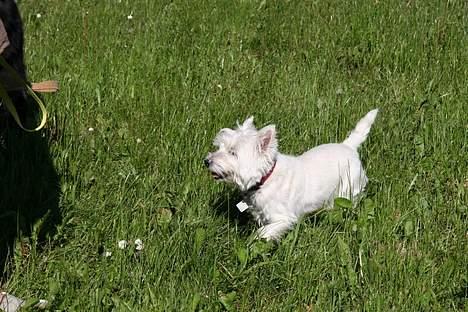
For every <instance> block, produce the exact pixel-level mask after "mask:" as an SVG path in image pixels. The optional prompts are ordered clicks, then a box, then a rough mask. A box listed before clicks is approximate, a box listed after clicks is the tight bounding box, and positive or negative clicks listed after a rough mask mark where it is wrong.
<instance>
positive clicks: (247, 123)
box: [238, 116, 255, 129]
mask: <svg viewBox="0 0 468 312" xmlns="http://www.w3.org/2000/svg"><path fill="white" fill-rule="evenodd" d="M253 121H254V117H253V116H250V117H249V118H247V119H246V120H245V121H244V123H243V124H242V125H239V124H238V126H239V128H241V129H255V125H254V123H253Z"/></svg>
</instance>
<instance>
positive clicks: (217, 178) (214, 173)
mask: <svg viewBox="0 0 468 312" xmlns="http://www.w3.org/2000/svg"><path fill="white" fill-rule="evenodd" d="M211 176H212V177H213V179H215V180H223V179H224V176H223V175H222V174H219V173H216V172H214V171H211Z"/></svg>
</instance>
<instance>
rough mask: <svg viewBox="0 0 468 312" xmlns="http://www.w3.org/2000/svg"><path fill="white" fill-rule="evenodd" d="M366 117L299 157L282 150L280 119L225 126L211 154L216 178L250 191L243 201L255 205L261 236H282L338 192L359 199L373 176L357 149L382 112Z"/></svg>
mask: <svg viewBox="0 0 468 312" xmlns="http://www.w3.org/2000/svg"><path fill="white" fill-rule="evenodd" d="M377 112H378V109H374V110H372V111H370V112H369V113H367V115H366V116H365V117H364V118H362V119H361V120H360V121H359V122H358V124H357V126H356V128H355V129H354V130H353V131H352V132H351V134H350V135H349V136H348V138H346V140H344V141H343V143H334V144H323V145H319V146H317V147H314V148H313V149H311V150H309V151H308V152H306V153H304V154H302V155H300V156H297V157H294V156H289V155H284V154H281V153H279V152H278V142H277V139H276V130H275V126H274V125H269V126H266V127H264V128H262V129H260V130H257V129H256V128H255V126H254V124H253V117H250V118H248V119H247V120H246V121H244V123H243V124H242V125H239V124H238V127H237V128H236V129H229V128H225V129H222V130H221V131H220V132H219V133H218V135H217V136H216V138H215V139H214V142H213V144H214V145H215V146H217V147H218V148H219V149H218V150H217V151H216V152H214V153H209V154H208V156H207V157H206V158H205V160H204V163H205V166H207V167H208V169H209V171H210V172H211V174H212V176H213V177H214V178H215V179H216V180H221V181H226V182H230V183H234V184H235V185H236V186H237V187H238V188H239V189H240V191H241V192H242V193H243V195H244V200H243V201H242V202H240V203H239V204H238V205H237V207H238V208H239V210H241V211H244V210H245V209H247V208H249V209H250V211H251V213H252V215H253V216H254V218H255V220H256V221H257V222H258V223H259V225H261V228H260V229H259V230H258V232H257V233H258V236H259V237H260V238H265V239H266V240H278V239H279V238H280V237H281V235H282V234H283V233H284V232H285V231H287V230H288V229H290V228H291V227H292V226H293V225H294V224H295V223H296V222H297V221H298V219H299V218H300V217H301V216H302V215H303V214H305V213H309V212H313V211H316V210H318V209H321V208H323V207H332V206H333V201H334V198H336V197H345V198H348V199H350V200H353V199H355V198H356V197H357V195H358V194H359V193H361V192H362V191H363V190H364V188H365V186H366V184H367V177H366V174H365V171H364V168H363V167H362V163H361V161H360V159H359V155H358V152H357V149H358V147H359V146H360V145H361V144H362V143H363V142H364V141H365V140H366V138H367V135H368V134H369V131H370V128H371V126H372V124H373V123H374V120H375V117H376V116H377Z"/></svg>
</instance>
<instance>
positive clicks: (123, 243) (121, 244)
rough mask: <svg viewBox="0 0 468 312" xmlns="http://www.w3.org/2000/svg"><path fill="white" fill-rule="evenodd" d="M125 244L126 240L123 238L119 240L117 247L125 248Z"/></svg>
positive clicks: (126, 244)
mask: <svg viewBox="0 0 468 312" xmlns="http://www.w3.org/2000/svg"><path fill="white" fill-rule="evenodd" d="M127 246H128V243H127V241H126V240H124V239H123V240H121V241H119V248H120V249H125V248H127Z"/></svg>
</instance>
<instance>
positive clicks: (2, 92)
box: [0, 55, 47, 132]
mask: <svg viewBox="0 0 468 312" xmlns="http://www.w3.org/2000/svg"><path fill="white" fill-rule="evenodd" d="M0 66H2V67H3V68H5V69H6V70H7V71H8V73H9V74H10V78H12V79H13V80H15V82H16V84H18V85H21V86H24V88H25V89H26V91H27V92H28V93H29V94H30V95H31V96H32V97H33V99H34V100H35V101H36V103H37V104H38V105H39V108H40V110H41V122H40V123H39V125H38V126H37V127H36V128H34V129H26V128H25V127H24V126H23V124H22V123H21V120H20V118H19V116H18V112H17V111H16V108H15V105H14V104H13V101H12V100H11V98H10V96H9V95H8V92H7V90H6V88H5V87H4V86H3V85H2V83H0V97H1V98H2V99H3V103H4V104H5V107H6V108H7V110H8V111H9V112H10V114H11V115H12V116H13V119H14V120H15V121H16V123H17V124H18V126H19V127H20V128H21V129H23V130H24V131H27V132H35V131H38V130H41V129H42V128H43V127H44V125H45V124H46V121H47V110H46V108H45V106H44V103H43V102H42V101H41V99H40V98H39V97H38V96H37V94H36V93H35V92H34V91H33V90H32V89H31V87H30V86H29V85H28V84H27V83H26V82H24V81H23V79H22V78H21V77H20V75H18V73H17V72H16V71H15V70H14V69H13V67H11V66H10V64H8V63H7V61H6V60H5V59H4V58H3V56H2V55H0Z"/></svg>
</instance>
